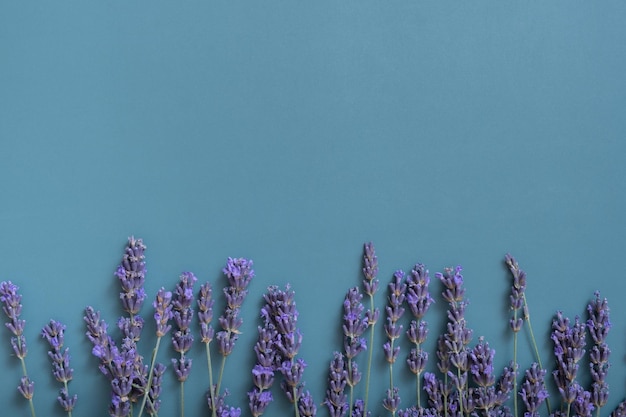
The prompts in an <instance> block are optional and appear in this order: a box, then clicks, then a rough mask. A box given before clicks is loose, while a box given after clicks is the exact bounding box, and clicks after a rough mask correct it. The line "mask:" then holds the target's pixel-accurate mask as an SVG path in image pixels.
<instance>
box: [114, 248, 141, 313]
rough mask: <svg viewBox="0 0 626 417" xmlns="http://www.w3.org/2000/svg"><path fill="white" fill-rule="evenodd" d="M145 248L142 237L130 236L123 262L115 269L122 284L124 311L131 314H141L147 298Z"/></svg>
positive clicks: (121, 297) (121, 295)
mask: <svg viewBox="0 0 626 417" xmlns="http://www.w3.org/2000/svg"><path fill="white" fill-rule="evenodd" d="M145 250H146V246H145V245H144V244H143V241H142V240H141V239H135V238H134V237H133V236H131V237H129V238H128V245H127V246H126V248H125V250H124V256H123V257H122V263H121V264H120V265H119V266H118V267H117V270H116V271H115V276H116V277H118V279H119V280H120V284H121V286H122V292H121V293H120V299H121V300H122V306H123V307H124V311H126V312H128V313H129V314H131V315H135V314H139V311H140V310H141V307H142V305H143V301H144V300H145V298H146V292H145V290H144V288H143V286H144V283H145V277H146V264H145V262H144V259H145V256H144V251H145Z"/></svg>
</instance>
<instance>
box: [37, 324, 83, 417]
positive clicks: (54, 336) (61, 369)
mask: <svg viewBox="0 0 626 417" xmlns="http://www.w3.org/2000/svg"><path fill="white" fill-rule="evenodd" d="M64 332H65V325H63V324H62V323H60V322H58V321H55V320H50V322H49V323H48V325H46V326H45V327H44V328H43V330H42V331H41V335H42V336H43V337H44V338H45V339H46V341H47V342H48V344H49V345H50V347H51V350H49V351H48V356H49V357H50V360H51V361H52V374H53V375H54V377H55V379H56V380H57V381H59V382H61V383H62V384H63V388H62V389H61V391H60V394H59V397H58V401H59V404H60V405H61V407H63V409H64V410H65V411H66V412H67V413H68V415H69V416H70V417H71V416H72V410H73V409H74V406H75V405H76V401H77V399H78V396H77V395H74V396H73V397H70V395H69V392H68V383H69V381H71V380H72V374H73V372H74V370H73V369H72V368H70V354H69V348H66V349H65V350H63V335H64Z"/></svg>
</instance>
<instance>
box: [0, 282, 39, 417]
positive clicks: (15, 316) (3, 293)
mask: <svg viewBox="0 0 626 417" xmlns="http://www.w3.org/2000/svg"><path fill="white" fill-rule="evenodd" d="M18 291H19V287H18V286H17V285H15V284H13V283H12V282H11V281H3V282H2V283H0V301H1V302H2V310H3V311H4V314H6V316H7V318H8V319H9V321H7V322H6V323H5V325H6V327H7V328H8V329H9V330H10V331H11V334H12V335H13V336H11V346H12V347H13V352H14V353H15V356H16V357H17V358H19V360H20V363H21V365H22V378H21V379H20V383H19V385H18V387H17V389H18V391H19V392H20V394H22V396H23V397H24V398H25V399H26V400H27V401H28V404H29V406H30V413H31V415H32V417H35V405H34V403H33V395H34V393H35V382H34V381H32V380H31V379H30V378H29V376H28V371H27V370H26V360H25V358H26V355H27V354H28V347H27V346H26V337H25V336H24V325H25V324H26V321H25V320H22V319H20V315H21V314H22V295H21V294H20V293H19V292H18Z"/></svg>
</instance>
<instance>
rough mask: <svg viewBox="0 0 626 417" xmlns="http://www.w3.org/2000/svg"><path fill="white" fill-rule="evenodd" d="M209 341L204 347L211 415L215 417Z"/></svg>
mask: <svg viewBox="0 0 626 417" xmlns="http://www.w3.org/2000/svg"><path fill="white" fill-rule="evenodd" d="M209 343H210V342H207V343H205V344H204V346H205V347H206V360H207V364H208V367H209V396H210V397H211V410H212V412H211V415H212V417H217V414H216V413H217V411H216V410H215V393H214V392H213V367H212V366H211V348H210V347H209Z"/></svg>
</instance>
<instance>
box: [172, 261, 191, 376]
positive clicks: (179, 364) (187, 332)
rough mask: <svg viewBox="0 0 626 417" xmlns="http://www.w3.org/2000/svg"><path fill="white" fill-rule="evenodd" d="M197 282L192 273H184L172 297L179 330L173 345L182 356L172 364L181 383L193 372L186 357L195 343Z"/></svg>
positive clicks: (174, 334)
mask: <svg viewBox="0 0 626 417" xmlns="http://www.w3.org/2000/svg"><path fill="white" fill-rule="evenodd" d="M196 281H197V279H196V276H195V275H194V274H193V273H192V272H183V273H182V274H181V275H180V277H179V280H178V284H177V285H176V289H175V290H174V294H173V296H172V309H173V317H174V322H175V323H176V328H177V330H176V331H175V332H174V333H173V334H172V345H173V346H174V350H175V351H176V352H178V353H179V354H180V357H179V358H178V359H172V363H173V365H174V366H173V369H174V372H175V373H176V378H177V379H178V381H180V382H184V381H186V380H187V378H188V377H189V372H190V371H191V359H189V358H187V357H186V353H187V352H188V351H189V349H191V345H192V343H193V334H192V332H191V328H190V325H191V319H192V318H193V313H194V310H193V308H192V305H193V294H194V291H193V286H194V284H195V283H196Z"/></svg>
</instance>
